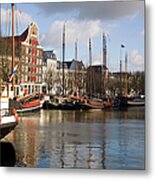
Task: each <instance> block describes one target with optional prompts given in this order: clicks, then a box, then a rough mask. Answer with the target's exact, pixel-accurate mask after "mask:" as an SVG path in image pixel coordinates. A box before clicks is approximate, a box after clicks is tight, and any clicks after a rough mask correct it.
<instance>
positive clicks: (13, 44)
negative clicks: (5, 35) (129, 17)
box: [11, 3, 15, 92]
mask: <svg viewBox="0 0 155 180" xmlns="http://www.w3.org/2000/svg"><path fill="white" fill-rule="evenodd" d="M11 7H12V72H13V70H14V57H15V38H14V3H12V4H11ZM12 91H13V92H14V77H13V78H12Z"/></svg>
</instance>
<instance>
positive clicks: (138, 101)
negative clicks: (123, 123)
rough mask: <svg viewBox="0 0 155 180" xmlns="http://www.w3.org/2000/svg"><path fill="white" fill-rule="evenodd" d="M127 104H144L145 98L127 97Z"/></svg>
mask: <svg viewBox="0 0 155 180" xmlns="http://www.w3.org/2000/svg"><path fill="white" fill-rule="evenodd" d="M127 106H145V100H144V99H142V98H133V99H128V100H127Z"/></svg>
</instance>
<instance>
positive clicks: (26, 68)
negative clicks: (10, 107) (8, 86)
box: [0, 23, 42, 95]
mask: <svg viewBox="0 0 155 180" xmlns="http://www.w3.org/2000/svg"><path fill="white" fill-rule="evenodd" d="M11 41H12V38H11V37H4V38H2V51H1V59H0V60H1V65H2V68H3V69H5V68H6V69H7V70H8V73H7V75H9V74H10V73H11V68H12V67H11V60H12V59H11V52H12V50H11V48H12V45H11V44H12V43H11ZM16 64H18V68H17V73H16V75H15V78H14V80H15V94H16V95H18V94H20V93H31V92H34V91H36V90H37V91H40V87H41V84H42V47H41V46H40V45H39V34H38V26H37V25H36V24H35V23H31V24H30V25H29V26H28V28H27V29H26V30H25V31H24V32H23V33H22V34H21V35H18V36H15V65H16ZM19 85H20V86H19Z"/></svg>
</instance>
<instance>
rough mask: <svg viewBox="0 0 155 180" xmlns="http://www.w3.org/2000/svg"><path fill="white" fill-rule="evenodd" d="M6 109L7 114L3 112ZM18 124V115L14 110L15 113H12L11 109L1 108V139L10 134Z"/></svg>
mask: <svg viewBox="0 0 155 180" xmlns="http://www.w3.org/2000/svg"><path fill="white" fill-rule="evenodd" d="M2 111H3V112H4V111H5V114H4V113H3V112H2ZM17 124H18V115H17V113H16V111H15V109H14V110H13V113H11V114H10V112H9V110H7V109H5V110H1V114H0V139H2V138H4V137H5V136H6V135H7V134H9V133H10V132H11V131H12V130H14V128H15V127H16V126H17Z"/></svg>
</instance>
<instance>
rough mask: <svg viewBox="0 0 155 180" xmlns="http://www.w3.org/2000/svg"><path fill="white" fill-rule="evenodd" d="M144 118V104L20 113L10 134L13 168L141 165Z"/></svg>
mask: <svg viewBox="0 0 155 180" xmlns="http://www.w3.org/2000/svg"><path fill="white" fill-rule="evenodd" d="M144 116H145V114H144V108H130V109H127V110H109V111H107V110H106V111H60V110H53V111H52V110H51V111H49V110H41V111H40V112H36V113H28V114H25V115H23V116H22V117H21V120H20V122H19V126H18V127H17V128H16V129H15V131H14V132H12V136H13V138H10V137H8V138H10V141H12V143H13V144H14V146H15V149H16V154H17V162H16V165H17V166H22V165H21V164H24V165H26V166H27V167H53V168H97V169H144ZM10 136H11V135H10Z"/></svg>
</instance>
